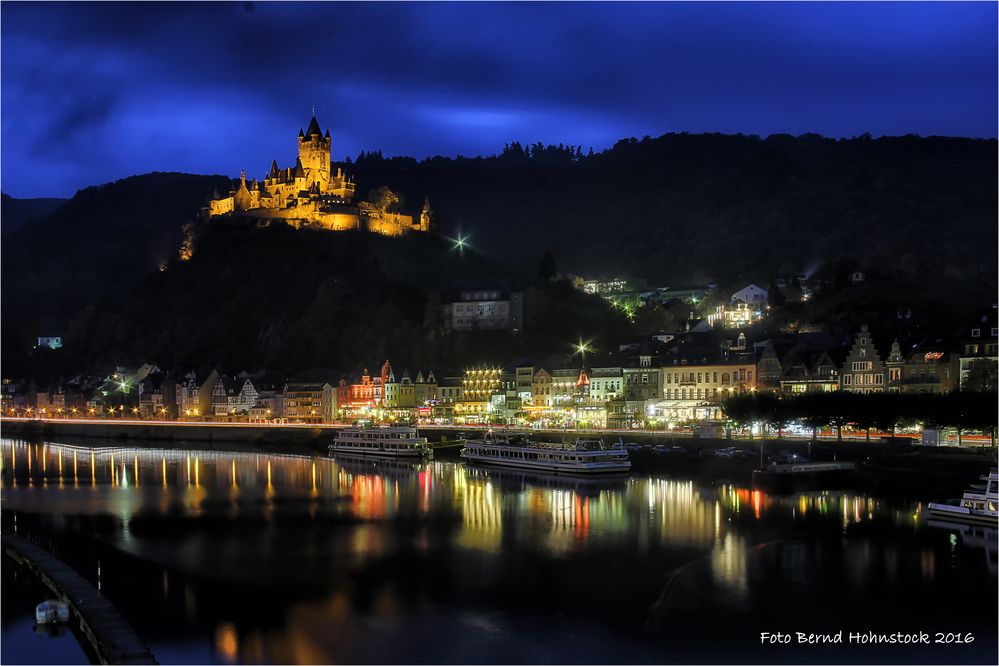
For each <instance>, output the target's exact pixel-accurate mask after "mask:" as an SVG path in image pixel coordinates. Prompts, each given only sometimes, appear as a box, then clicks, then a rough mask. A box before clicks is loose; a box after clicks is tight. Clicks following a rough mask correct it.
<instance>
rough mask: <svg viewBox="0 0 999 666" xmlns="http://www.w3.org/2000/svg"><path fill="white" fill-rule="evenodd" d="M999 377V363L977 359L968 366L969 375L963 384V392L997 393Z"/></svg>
mask: <svg viewBox="0 0 999 666" xmlns="http://www.w3.org/2000/svg"><path fill="white" fill-rule="evenodd" d="M997 376H999V363H996V362H995V361H993V360H991V359H987V358H979V359H975V360H974V361H972V362H971V365H969V366H968V375H967V376H966V377H965V378H964V381H963V382H961V390H962V391H978V392H980V393H985V392H988V391H995V390H996V387H997V384H999V382H997V381H996V380H997Z"/></svg>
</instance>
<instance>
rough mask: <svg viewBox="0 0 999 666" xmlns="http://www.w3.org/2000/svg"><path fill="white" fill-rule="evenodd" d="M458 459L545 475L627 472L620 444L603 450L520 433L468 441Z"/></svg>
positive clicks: (598, 443)
mask: <svg viewBox="0 0 999 666" xmlns="http://www.w3.org/2000/svg"><path fill="white" fill-rule="evenodd" d="M461 457H462V458H464V459H465V460H467V461H469V462H472V463H479V464H484V465H499V466H502V467H515V468H518V469H530V470H535V471H539V472H546V473H549V474H552V473H554V474H570V475H577V474H586V475H589V474H612V473H621V472H627V471H629V470H630V469H631V460H629V458H628V452H627V451H626V450H625V449H624V446H622V445H621V444H620V443H618V444H613V445H610V446H607V445H606V444H604V441H603V440H601V439H577V440H576V441H575V442H566V443H548V442H539V441H534V440H531V439H530V438H528V437H527V436H526V435H525V434H523V433H502V434H490V433H487V434H486V437H485V438H484V439H472V440H468V441H466V442H465V446H464V448H462V450H461Z"/></svg>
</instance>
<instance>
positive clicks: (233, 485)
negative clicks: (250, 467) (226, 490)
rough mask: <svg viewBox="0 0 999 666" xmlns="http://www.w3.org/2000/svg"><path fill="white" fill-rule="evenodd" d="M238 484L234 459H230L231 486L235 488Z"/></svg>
mask: <svg viewBox="0 0 999 666" xmlns="http://www.w3.org/2000/svg"><path fill="white" fill-rule="evenodd" d="M238 485H239V484H237V483H236V459H235V458H233V459H232V487H233V488H235V487H237V486H238Z"/></svg>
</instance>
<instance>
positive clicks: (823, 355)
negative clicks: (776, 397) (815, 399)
mask: <svg viewBox="0 0 999 666" xmlns="http://www.w3.org/2000/svg"><path fill="white" fill-rule="evenodd" d="M834 353H835V351H834V350H822V349H819V350H816V349H808V348H798V349H794V350H792V351H791V352H789V353H788V355H787V356H786V357H785V361H784V364H783V370H782V373H781V378H780V391H781V393H789V394H797V393H812V392H828V391H838V390H839V368H840V367H841V366H842V363H841V362H837V361H836V360H835V359H834V358H833V355H834Z"/></svg>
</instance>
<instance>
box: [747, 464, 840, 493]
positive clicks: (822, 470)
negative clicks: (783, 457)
mask: <svg viewBox="0 0 999 666" xmlns="http://www.w3.org/2000/svg"><path fill="white" fill-rule="evenodd" d="M855 469H856V466H855V465H854V464H853V463H851V462H800V463H794V462H792V463H774V464H771V465H767V466H766V467H764V468H763V469H757V470H753V485H754V486H757V487H759V488H763V489H765V490H768V491H770V492H793V491H797V490H813V489H818V488H832V487H834V486H836V485H841V484H844V483H847V482H849V480H850V479H851V477H852V475H853V473H854V470H855Z"/></svg>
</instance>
